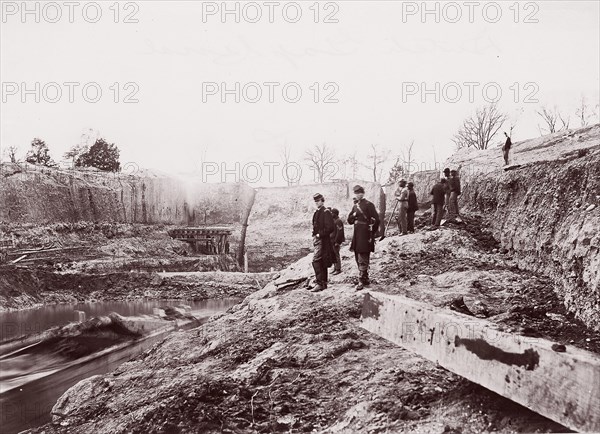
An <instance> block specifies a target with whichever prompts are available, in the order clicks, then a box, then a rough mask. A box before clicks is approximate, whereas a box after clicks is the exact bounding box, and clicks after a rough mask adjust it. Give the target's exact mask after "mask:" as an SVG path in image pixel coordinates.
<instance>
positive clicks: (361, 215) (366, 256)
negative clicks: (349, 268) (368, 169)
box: [348, 185, 379, 291]
mask: <svg viewBox="0 0 600 434" xmlns="http://www.w3.org/2000/svg"><path fill="white" fill-rule="evenodd" d="M354 195H355V196H356V199H355V202H354V207H353V208H352V211H350V214H349V215H348V223H349V224H351V225H354V235H353V236H352V244H351V245H350V250H351V251H353V252H354V257H355V259H356V264H357V265H358V274H359V276H358V285H356V290H357V291H359V290H361V289H363V288H364V286H365V285H369V284H370V283H371V282H370V281H369V261H370V259H371V252H374V251H375V234H376V233H377V231H378V230H379V214H378V213H377V210H376V209H375V205H373V204H372V203H371V202H369V201H368V200H367V199H365V198H364V197H365V189H364V188H363V187H361V186H360V185H356V186H354Z"/></svg>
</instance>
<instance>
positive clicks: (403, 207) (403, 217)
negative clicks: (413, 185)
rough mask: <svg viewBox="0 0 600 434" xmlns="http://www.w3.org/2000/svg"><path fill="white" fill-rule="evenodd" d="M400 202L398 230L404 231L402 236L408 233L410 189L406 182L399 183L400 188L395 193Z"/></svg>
mask: <svg viewBox="0 0 600 434" xmlns="http://www.w3.org/2000/svg"><path fill="white" fill-rule="evenodd" d="M394 194H395V196H396V200H397V201H398V229H400V230H401V231H402V234H401V235H406V234H407V233H408V188H406V180H405V179H401V180H400V181H398V188H397V189H396V192H395V193H394Z"/></svg>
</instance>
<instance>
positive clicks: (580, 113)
mask: <svg viewBox="0 0 600 434" xmlns="http://www.w3.org/2000/svg"><path fill="white" fill-rule="evenodd" d="M597 108H598V105H596V107H594V108H590V107H589V106H588V105H587V102H586V100H585V97H584V96H582V97H581V105H580V106H579V108H577V110H576V111H575V114H576V115H577V117H578V118H579V122H580V123H581V126H582V127H587V126H588V125H589V124H590V119H591V120H592V121H593V120H594V118H595V117H596V116H598V113H597V111H596V110H597Z"/></svg>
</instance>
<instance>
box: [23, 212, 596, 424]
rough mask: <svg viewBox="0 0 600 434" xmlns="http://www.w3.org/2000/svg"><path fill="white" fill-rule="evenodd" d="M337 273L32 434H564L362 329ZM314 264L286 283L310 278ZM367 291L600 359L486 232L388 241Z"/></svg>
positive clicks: (348, 285)
mask: <svg viewBox="0 0 600 434" xmlns="http://www.w3.org/2000/svg"><path fill="white" fill-rule="evenodd" d="M342 258H343V270H344V271H343V273H342V274H340V275H338V276H333V277H332V279H331V284H330V286H329V288H328V289H327V290H325V291H323V292H321V293H316V294H315V293H310V292H308V291H306V290H305V289H303V288H301V284H298V286H296V287H291V288H288V289H286V290H282V291H278V290H277V289H276V287H275V286H274V285H273V284H269V285H267V286H266V287H265V288H263V289H261V290H260V291H257V292H255V293H253V294H252V295H250V296H248V297H247V298H246V299H245V300H244V301H243V302H242V303H241V304H238V305H236V306H234V307H232V308H231V309H230V310H229V311H227V312H226V313H224V314H220V315H218V316H216V317H213V318H212V319H211V320H209V322H208V323H206V324H205V325H204V326H202V327H200V328H197V329H194V330H190V331H185V332H178V333H176V334H173V335H171V336H170V337H168V338H167V339H166V340H165V341H164V342H163V343H162V344H161V345H157V346H155V347H154V348H153V349H151V350H149V351H147V352H145V353H144V354H143V355H141V356H140V357H139V358H138V359H136V360H134V361H131V362H128V363H126V364H124V365H122V366H121V367H120V368H118V369H117V370H116V371H115V372H114V373H111V374H108V375H104V376H95V377H91V378H89V379H87V380H85V381H82V382H81V383H79V384H78V385H76V386H75V387H73V388H72V389H70V390H69V391H68V392H66V393H65V395H63V397H61V399H59V401H58V402H57V404H56V406H55V407H54V409H53V414H54V422H53V423H52V424H49V425H46V426H44V427H42V428H39V429H37V430H35V432H42V431H45V432H46V433H52V432H56V433H59V432H60V433H63V432H64V433H66V432H69V433H88V432H98V433H109V432H110V433H119V432H134V433H136V432H140V433H142V432H215V433H216V432H229V433H234V432H289V431H290V430H292V431H298V432H311V431H313V430H318V431H320V430H326V432H339V433H342V432H368V433H384V432H415V433H416V432H445V433H459V432H462V433H480V432H492V431H494V432H515V431H518V432H523V431H525V432H557V431H558V432H565V431H567V429H566V428H565V427H563V426H560V425H557V424H556V423H554V422H552V421H549V420H548V419H545V418H543V417H541V416H539V415H537V414H535V413H532V412H531V411H529V410H527V409H525V408H523V407H521V406H519V405H516V404H514V403H512V402H511V401H508V400H506V399H504V398H501V397H499V396H498V395H496V394H494V393H492V392H489V391H487V390H486V389H484V388H482V387H479V386H477V385H475V384H473V383H470V382H469V381H467V380H465V379H463V378H461V377H458V376H456V375H454V374H451V373H449V372H448V371H446V370H444V369H442V368H439V367H438V366H436V365H435V364H434V363H430V362H428V361H426V360H423V359H422V358H420V357H418V356H415V355H413V354H412V353H410V352H408V351H406V350H403V349H402V348H400V347H397V346H395V345H392V344H390V343H388V342H386V341H385V340H383V339H381V338H378V337H376V336H374V335H371V334H370V333H368V332H366V331H364V330H362V329H361V328H360V327H359V316H360V309H361V302H362V298H363V295H362V294H361V293H357V292H356V291H354V290H353V288H352V283H353V282H354V281H355V277H356V270H355V264H354V259H353V256H352V254H351V252H349V251H348V249H347V247H345V248H344V249H343V250H342ZM310 261H311V258H310V256H308V257H306V258H303V259H302V260H300V261H298V262H297V263H295V264H293V265H292V266H290V267H289V268H288V269H286V270H284V271H283V272H282V273H281V276H280V277H279V279H278V280H279V281H286V280H288V279H296V278H301V277H307V276H310V275H311V264H310ZM371 275H372V279H373V282H374V283H373V286H372V287H373V289H375V290H381V291H386V292H390V293H397V294H403V295H405V296H409V297H413V298H415V299H419V300H424V301H428V302H429V303H432V304H434V305H437V306H440V307H447V308H449V309H456V310H460V311H462V312H463V313H466V314H470V315H475V316H478V317H486V318H488V319H489V320H491V321H495V322H497V323H499V324H501V325H503V327H505V328H506V329H511V330H513V331H514V332H518V333H523V334H525V333H527V334H528V335H532V334H536V335H537V336H543V337H547V338H550V339H553V340H556V341H557V342H560V343H564V344H567V351H568V348H569V344H576V345H578V346H580V347H582V348H587V349H589V350H594V351H600V341H599V340H598V335H597V334H595V333H593V332H592V331H590V330H589V329H587V328H586V327H585V326H584V325H583V324H582V323H581V322H580V321H578V320H577V319H575V318H574V317H573V315H572V314H570V313H567V312H566V311H565V309H564V307H563V306H562V304H561V303H560V301H559V300H558V298H557V296H556V295H555V293H554V292H553V290H552V282H551V281H550V280H548V279H544V278H543V277H539V276H536V275H534V274H532V273H530V272H527V271H523V270H521V269H519V267H518V265H517V264H516V262H515V260H514V258H513V257H512V256H511V255H508V254H500V253H497V252H496V244H495V243H494V242H492V239H491V238H490V236H489V234H488V233H486V232H482V224H481V221H480V220H471V219H467V225H466V226H461V227H451V228H443V229H439V230H436V231H431V232H430V231H421V232H419V233H417V234H414V235H408V236H404V237H390V238H387V239H386V240H384V241H383V242H381V243H379V244H378V246H377V252H376V253H375V254H374V255H373V261H372V272H371Z"/></svg>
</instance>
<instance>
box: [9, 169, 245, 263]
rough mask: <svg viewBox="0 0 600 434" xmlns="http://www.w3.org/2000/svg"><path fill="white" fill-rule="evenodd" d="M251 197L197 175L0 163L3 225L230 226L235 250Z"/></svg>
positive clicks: (239, 189) (231, 185)
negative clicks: (55, 167) (204, 179)
mask: <svg viewBox="0 0 600 434" xmlns="http://www.w3.org/2000/svg"><path fill="white" fill-rule="evenodd" d="M253 196H254V190H253V189H252V188H251V187H249V186H248V185H246V184H243V183H221V184H208V183H203V182H202V179H201V177H199V176H196V177H184V176H180V177H176V176H170V175H164V174H159V173H154V172H150V171H147V170H142V171H136V173H135V174H132V175H128V174H126V173H102V172H97V171H91V170H61V169H51V168H45V167H41V166H32V165H17V164H10V163H4V164H0V222H2V223H4V224H38V225H52V224H57V223H65V224H68V223H71V224H74V223H78V222H94V223H141V224H165V225H184V226H188V225H190V226H197V225H230V226H232V228H233V236H232V239H231V250H232V252H233V251H235V250H236V249H237V247H238V245H239V242H240V235H241V229H242V227H243V225H244V224H245V223H246V220H245V219H246V218H247V215H248V212H249V209H250V208H251V207H252V199H253Z"/></svg>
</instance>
